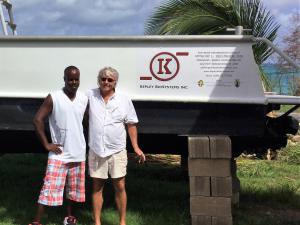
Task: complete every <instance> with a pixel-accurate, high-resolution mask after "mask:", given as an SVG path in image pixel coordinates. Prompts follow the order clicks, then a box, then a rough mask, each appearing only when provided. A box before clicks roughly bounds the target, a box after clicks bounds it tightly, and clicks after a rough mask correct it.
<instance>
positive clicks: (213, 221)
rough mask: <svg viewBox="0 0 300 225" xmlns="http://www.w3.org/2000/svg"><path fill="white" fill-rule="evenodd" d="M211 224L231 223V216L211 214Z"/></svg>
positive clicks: (229, 224)
mask: <svg viewBox="0 0 300 225" xmlns="http://www.w3.org/2000/svg"><path fill="white" fill-rule="evenodd" d="M211 225H232V217H231V216H227V217H216V216H213V217H212V219H211Z"/></svg>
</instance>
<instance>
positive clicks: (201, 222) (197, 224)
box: [192, 215, 211, 225]
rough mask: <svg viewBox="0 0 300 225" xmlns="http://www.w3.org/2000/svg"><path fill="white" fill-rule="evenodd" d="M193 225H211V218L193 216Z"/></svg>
mask: <svg viewBox="0 0 300 225" xmlns="http://www.w3.org/2000/svg"><path fill="white" fill-rule="evenodd" d="M192 225H211V216H193V215H192Z"/></svg>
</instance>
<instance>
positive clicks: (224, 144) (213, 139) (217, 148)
mask: <svg viewBox="0 0 300 225" xmlns="http://www.w3.org/2000/svg"><path fill="white" fill-rule="evenodd" d="M209 147H210V157H211V158H215V159H231V158H232V151H231V140H230V138H229V137H228V136H209Z"/></svg>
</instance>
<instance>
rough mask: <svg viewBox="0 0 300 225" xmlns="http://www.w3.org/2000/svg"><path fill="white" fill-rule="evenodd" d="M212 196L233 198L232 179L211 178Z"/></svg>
mask: <svg viewBox="0 0 300 225" xmlns="http://www.w3.org/2000/svg"><path fill="white" fill-rule="evenodd" d="M211 196H216V197H218V196H219V197H231V196H232V177H211Z"/></svg>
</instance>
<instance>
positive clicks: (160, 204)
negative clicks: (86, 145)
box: [0, 146, 300, 225]
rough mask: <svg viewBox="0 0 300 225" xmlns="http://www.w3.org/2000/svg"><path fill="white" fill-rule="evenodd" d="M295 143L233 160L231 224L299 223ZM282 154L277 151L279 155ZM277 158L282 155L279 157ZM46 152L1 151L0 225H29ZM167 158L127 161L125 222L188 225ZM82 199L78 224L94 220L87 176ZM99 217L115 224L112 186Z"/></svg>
mask: <svg viewBox="0 0 300 225" xmlns="http://www.w3.org/2000/svg"><path fill="white" fill-rule="evenodd" d="M299 151H300V147H299V146H298V147H295V149H292V150H291V151H290V152H286V153H284V154H285V158H280V161H265V160H244V159H239V160H238V172H237V173H238V177H239V179H240V181H241V190H240V204H239V208H235V209H234V210H233V221H234V225H266V224H267V225H281V224H285V225H296V224H300V213H299V212H300V167H299V164H298V162H299V161H297V160H295V159H294V158H295V157H293V159H292V160H290V159H291V158H287V157H286V156H287V155H289V156H290V155H295V154H296V155H297V154H298V153H299ZM284 154H282V155H284ZM280 157H281V156H280ZM46 161H47V155H42V154H5V155H2V156H0V179H1V182H0V190H1V191H0V225H15V224H16V225H17V224H18V225H19V224H28V223H29V222H30V221H31V220H32V217H33V216H34V214H35V210H36V200H37V197H38V194H39V191H40V188H41V185H42V179H43V176H44V169H45V165H46ZM166 161H167V162H162V161H160V162H157V163H147V164H146V165H139V164H137V163H135V162H133V161H130V163H129V168H128V176H127V178H126V179H127V180H126V184H127V194H128V211H127V224H128V225H189V224H190V223H191V222H190V215H189V186H188V179H187V178H186V176H185V175H184V173H182V171H181V168H180V166H179V164H178V163H177V164H171V163H169V162H168V160H166ZM86 187H87V202H86V203H85V204H81V205H79V206H78V207H77V208H76V215H77V216H78V218H79V225H88V224H93V219H92V213H91V212H92V210H91V199H90V192H91V181H90V179H88V176H87V184H86ZM104 193H105V196H104V199H105V202H104V206H103V216H102V222H103V224H104V225H118V214H117V211H116V209H115V203H114V194H113V188H112V185H111V183H110V182H108V183H107V185H106V186H105V190H104ZM64 216H65V209H64V207H51V208H47V209H46V213H45V215H44V217H43V221H42V222H43V224H47V225H55V224H62V220H63V218H64Z"/></svg>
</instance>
